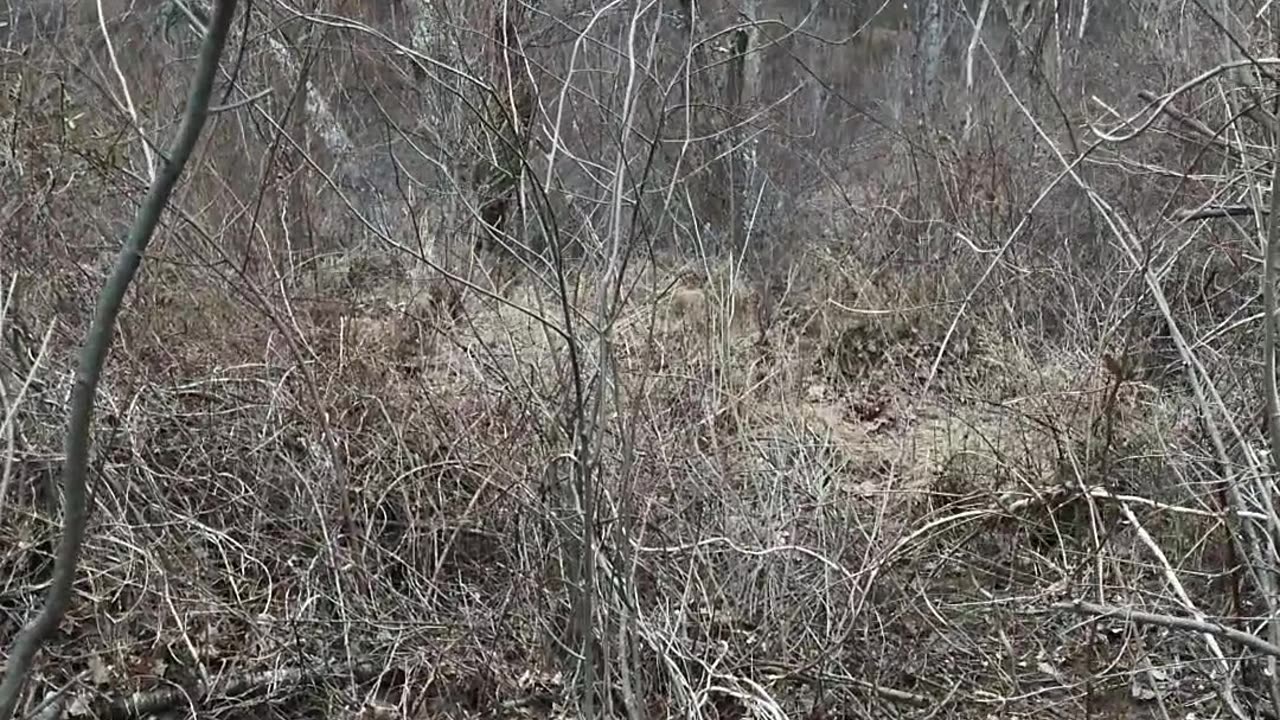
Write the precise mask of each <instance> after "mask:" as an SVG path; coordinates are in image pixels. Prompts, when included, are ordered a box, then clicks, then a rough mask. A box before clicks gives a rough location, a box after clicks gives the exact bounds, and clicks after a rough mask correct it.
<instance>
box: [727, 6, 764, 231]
mask: <svg viewBox="0 0 1280 720" xmlns="http://www.w3.org/2000/svg"><path fill="white" fill-rule="evenodd" d="M742 14H743V23H744V24H743V26H742V27H741V28H740V29H739V30H738V31H737V32H736V33H735V37H734V48H733V52H734V61H733V64H732V68H733V69H732V73H733V75H732V77H731V78H730V83H729V88H730V91H729V103H730V105H731V106H732V107H733V108H735V110H737V115H738V120H737V122H736V123H735V125H734V130H733V132H732V133H730V137H731V138H732V142H733V147H734V152H733V159H732V162H731V163H730V168H731V169H730V173H731V177H732V180H731V182H730V186H731V188H732V195H731V196H730V198H729V207H730V217H731V218H732V223H733V224H732V241H733V250H734V252H735V253H741V252H744V251H745V250H746V249H747V241H748V233H749V231H750V226H751V209H752V207H753V206H754V202H753V197H754V195H755V192H754V188H755V182H754V181H753V180H754V177H755V175H756V169H757V156H756V145H757V143H756V141H755V139H754V138H752V137H751V135H752V133H751V127H750V125H749V124H748V123H747V120H748V119H749V118H750V117H751V115H752V114H753V113H754V112H755V109H756V100H757V96H758V95H759V85H760V49H759V45H760V43H759V40H758V38H759V33H760V31H759V29H758V28H757V26H756V23H757V22H758V21H759V19H760V17H759V16H760V0H743V3H742Z"/></svg>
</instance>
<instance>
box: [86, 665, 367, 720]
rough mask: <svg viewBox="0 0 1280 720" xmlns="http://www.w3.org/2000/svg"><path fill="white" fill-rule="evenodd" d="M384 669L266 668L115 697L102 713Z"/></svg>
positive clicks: (129, 715) (120, 717)
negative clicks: (231, 676) (225, 678)
mask: <svg viewBox="0 0 1280 720" xmlns="http://www.w3.org/2000/svg"><path fill="white" fill-rule="evenodd" d="M381 672H382V668H381V667H380V666H377V665H372V664H365V665H356V666H354V667H346V666H333V665H324V666H321V667H315V668H283V669H278V670H264V671H261V672H253V673H247V674H245V675H240V676H237V677H233V678H229V679H227V680H224V681H222V682H218V683H214V684H213V685H211V686H210V685H206V684H204V683H203V682H201V683H197V684H196V685H195V686H194V687H191V688H182V687H167V688H162V689H159V690H147V691H144V692H136V693H132V694H130V695H126V696H124V697H117V698H112V699H109V700H107V701H106V702H105V703H104V704H103V706H102V708H101V710H102V713H101V715H102V716H103V717H106V718H109V719H110V720H133V719H134V718H142V717H146V716H147V715H153V714H155V713H160V712H164V711H166V710H174V709H177V708H180V707H183V706H185V705H187V704H188V703H190V704H191V705H192V706H193V707H198V706H201V705H207V704H209V703H212V702H215V701H217V700H222V699H229V698H240V697H243V696H246V695H260V694H265V693H270V692H272V691H276V690H280V689H284V688H289V689H293V688H297V687H298V686H300V685H306V684H309V683H314V682H316V681H318V680H321V679H323V678H325V677H332V676H336V675H342V674H347V673H350V674H351V675H352V676H353V677H354V678H355V681H356V682H367V681H369V680H372V679H374V678H376V677H378V675H379V674H381Z"/></svg>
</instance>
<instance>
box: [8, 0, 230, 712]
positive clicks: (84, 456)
mask: <svg viewBox="0 0 1280 720" xmlns="http://www.w3.org/2000/svg"><path fill="white" fill-rule="evenodd" d="M235 8H236V0H217V1H216V2H215V3H214V9H213V16H212V18H211V19H210V22H209V26H208V28H207V29H206V30H205V36H204V43H203V44H202V46H201V48H200V59H199V64H198V66H197V68H196V74H195V78H194V80H193V82H192V86H191V94H190V96H189V97H188V99H187V109H186V113H185V115H184V116H183V118H182V125H181V126H180V127H179V128H178V135H177V137H176V138H175V139H174V142H173V146H172V147H171V148H170V149H169V152H168V154H167V157H166V158H165V159H164V160H163V161H162V163H161V168H160V172H159V173H158V174H157V175H156V178H155V180H154V181H153V182H152V184H151V188H150V189H149V190H148V191H147V196H146V198H145V199H144V200H143V202H142V207H141V208H139V209H138V214H137V217H136V218H135V219H134V223H133V228H132V229H131V230H130V231H129V236H128V238H126V239H125V242H124V247H123V248H122V249H121V251H120V256H119V258H118V259H117V260H116V265H115V268H114V269H113V270H112V272H111V277H110V278H109V279H108V280H107V284H106V286H105V287H103V289H102V294H101V295H100V296H99V298H98V306H97V309H96V310H95V312H94V316H93V321H92V322H91V323H90V325H89V331H88V333H87V335H86V336H85V339H84V343H83V345H82V346H81V351H80V362H79V365H78V367H77V368H76V374H75V385H74V387H73V389H72V392H71V410H70V414H69V418H68V420H69V422H68V426H67V435H66V440H65V452H66V458H65V460H64V463H65V466H64V468H63V481H62V482H63V502H64V503H65V506H64V515H63V521H62V540H61V542H60V543H59V545H58V553H57V556H56V558H55V559H54V569H53V580H52V582H51V583H50V585H49V592H48V594H47V595H46V596H45V603H44V607H43V608H41V610H40V614H38V615H37V616H36V618H35V620H33V621H32V622H31V623H30V624H29V625H27V626H26V627H25V628H24V629H23V630H22V632H20V633H18V637H17V638H16V639H15V640H14V641H13V646H12V648H11V649H10V653H9V658H8V666H7V668H6V670H5V675H4V680H3V681H0V720H9V718H11V717H13V714H14V710H15V709H16V708H17V705H18V698H19V695H20V694H21V693H22V687H23V685H24V684H25V683H26V679H27V674H28V673H29V672H30V671H31V664H32V662H33V661H34V660H35V656H36V653H38V652H39V651H40V647H41V646H42V645H43V644H44V641H45V638H46V637H48V635H49V633H51V632H53V630H54V629H56V628H57V627H58V623H60V622H61V621H62V616H63V614H64V613H65V612H66V611H67V607H68V606H69V605H70V604H71V589H72V585H73V584H74V581H75V575H76V565H77V563H78V562H79V557H80V545H81V544H82V542H83V541H84V533H85V526H86V525H87V523H88V519H89V502H88V493H87V485H88V482H87V481H88V470H89V468H88V465H89V444H90V438H89V435H90V431H91V429H92V426H93V404H94V399H95V395H96V394H97V389H98V381H99V379H100V378H101V376H102V368H103V365H105V364H106V359H107V353H108V351H109V350H110V348H111V339H112V335H113V334H114V333H115V325H116V317H117V315H118V314H119V312H120V307H121V305H122V304H123V302H124V297H125V294H126V293H127V292H128V290H129V285H130V284H131V283H132V282H133V277H134V275H135V274H136V273H137V271H138V267H139V266H140V265H141V264H142V257H143V254H144V253H145V252H146V249H147V244H148V243H149V242H150V240H151V236H152V234H153V233H154V232H155V229H156V226H157V225H159V223H160V215H161V214H162V213H163V212H164V208H165V206H166V205H167V204H168V202H169V195H170V194H171V193H172V192H173V188H174V186H175V185H177V183H178V178H179V177H180V176H181V175H182V171H183V169H184V168H185V167H186V164H187V159H188V158H190V157H191V152H192V150H193V149H194V148H195V145H196V141H197V140H198V139H199V138H200V132H201V131H202V130H203V129H204V124H205V120H206V119H207V118H208V111H209V97H210V95H211V93H212V91H213V79H214V74H215V72H216V71H217V68H218V60H219V58H220V57H221V56H222V49H223V47H224V46H225V45H226V41H227V34H228V31H229V28H230V27H231V18H232V16H233V15H234V14H235Z"/></svg>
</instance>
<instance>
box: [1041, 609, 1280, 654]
mask: <svg viewBox="0 0 1280 720" xmlns="http://www.w3.org/2000/svg"><path fill="white" fill-rule="evenodd" d="M1050 607H1052V608H1053V609H1054V610H1066V611H1067V612H1072V613H1075V614H1077V615H1096V616H1099V617H1114V618H1120V619H1122V620H1128V621H1129V622H1133V623H1137V624H1139V625H1159V626H1160V627H1167V628H1173V629H1175V630H1190V631H1192V632H1198V633H1206V634H1209V635H1215V636H1217V637H1220V638H1222V639H1223V640H1230V641H1232V642H1235V643H1239V644H1240V645H1244V646H1245V647H1247V648H1249V649H1251V650H1256V651H1258V652H1259V653H1261V654H1262V655H1265V656H1267V657H1275V658H1280V646H1276V645H1273V644H1271V643H1269V642H1267V641H1266V640H1263V639H1262V638H1260V637H1258V636H1257V635H1250V634H1249V633H1247V632H1242V631H1240V630H1236V629H1234V628H1229V627H1227V626H1225V625H1219V624H1218V623H1213V622H1208V621H1205V620H1196V619H1194V618H1186V617H1177V616H1174V615H1160V614H1157V613H1149V612H1143V611H1141V610H1130V609H1128V608H1121V607H1115V606H1112V605H1098V604H1096V603H1091V602H1085V601H1083V600H1077V601H1074V602H1060V603H1054V604H1053V605H1051V606H1050Z"/></svg>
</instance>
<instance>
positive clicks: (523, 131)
mask: <svg viewBox="0 0 1280 720" xmlns="http://www.w3.org/2000/svg"><path fill="white" fill-rule="evenodd" d="M491 9H492V15H491V17H490V18H489V21H488V24H489V32H490V35H489V47H488V52H487V53H486V55H487V62H488V75H489V82H490V84H491V86H492V87H493V90H494V92H493V93H492V94H491V95H489V96H488V97H487V98H486V99H485V117H484V118H482V119H481V123H482V127H481V128H480V129H479V132H480V134H481V136H482V137H483V140H482V152H483V157H482V158H480V160H478V161H477V167H476V168H475V171H474V181H475V185H476V190H477V192H478V194H479V196H480V200H479V205H480V221H481V224H482V227H481V232H480V236H479V237H478V239H477V243H476V244H477V247H478V249H482V250H489V251H501V250H506V251H511V250H512V249H513V248H512V245H511V243H510V242H509V240H510V239H511V238H512V233H511V225H512V224H513V223H512V220H513V215H515V211H516V210H517V209H518V207H519V189H520V181H521V178H522V176H523V174H524V168H525V153H526V150H527V149H528V140H529V136H530V133H529V129H530V126H531V125H532V122H533V111H534V108H535V106H536V103H535V102H534V95H533V87H532V80H531V79H530V77H529V69H528V67H527V65H526V60H525V56H524V50H523V48H522V46H521V41H520V29H521V27H522V26H523V24H524V23H523V20H524V12H523V9H524V4H523V3H520V2H514V1H512V0H495V2H494V3H493V5H491ZM502 254H504V253H502V252H499V255H502Z"/></svg>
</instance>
